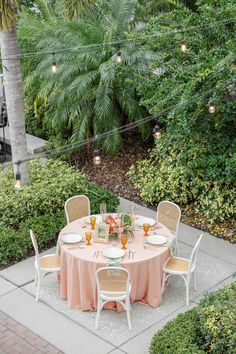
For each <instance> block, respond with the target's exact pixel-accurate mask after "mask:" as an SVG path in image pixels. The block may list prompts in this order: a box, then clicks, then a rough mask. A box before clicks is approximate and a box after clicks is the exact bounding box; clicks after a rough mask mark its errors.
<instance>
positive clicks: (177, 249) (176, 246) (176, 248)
mask: <svg viewBox="0 0 236 354" xmlns="http://www.w3.org/2000/svg"><path fill="white" fill-rule="evenodd" d="M175 252H176V255H177V257H179V246H178V241H177V239H175Z"/></svg>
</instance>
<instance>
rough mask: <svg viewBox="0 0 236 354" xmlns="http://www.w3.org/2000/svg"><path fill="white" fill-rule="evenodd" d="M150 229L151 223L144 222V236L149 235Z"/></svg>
mask: <svg viewBox="0 0 236 354" xmlns="http://www.w3.org/2000/svg"><path fill="white" fill-rule="evenodd" d="M149 229H150V224H143V231H144V236H145V237H147V236H148V231H149Z"/></svg>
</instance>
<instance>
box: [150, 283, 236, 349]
mask: <svg viewBox="0 0 236 354" xmlns="http://www.w3.org/2000/svg"><path fill="white" fill-rule="evenodd" d="M235 297H236V283H235V282H234V283H232V284H230V285H228V286H226V287H225V288H223V289H220V290H218V291H217V292H215V293H213V294H210V295H208V296H207V297H206V298H205V299H203V300H202V301H201V302H200V304H199V305H198V306H196V307H194V308H193V309H191V310H188V311H186V312H185V313H182V314H179V315H178V316H177V317H176V318H175V319H174V320H172V321H170V322H168V323H167V324H166V325H165V326H164V328H163V329H161V330H160V331H159V332H157V333H156V334H155V335H154V336H153V338H152V341H151V345H150V354H173V353H174V354H185V353H186V354H191V353H192V354H202V353H212V354H223V353H224V354H233V353H235V347H236V333H235V328H236V303H235Z"/></svg>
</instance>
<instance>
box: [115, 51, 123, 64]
mask: <svg viewBox="0 0 236 354" xmlns="http://www.w3.org/2000/svg"><path fill="white" fill-rule="evenodd" d="M116 62H117V64H120V63H121V62H122V55H121V52H120V51H119V52H117V53H116Z"/></svg>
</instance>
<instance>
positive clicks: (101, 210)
mask: <svg viewBox="0 0 236 354" xmlns="http://www.w3.org/2000/svg"><path fill="white" fill-rule="evenodd" d="M106 212H107V206H106V203H105V202H102V203H101V204H100V214H102V221H104V214H106Z"/></svg>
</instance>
